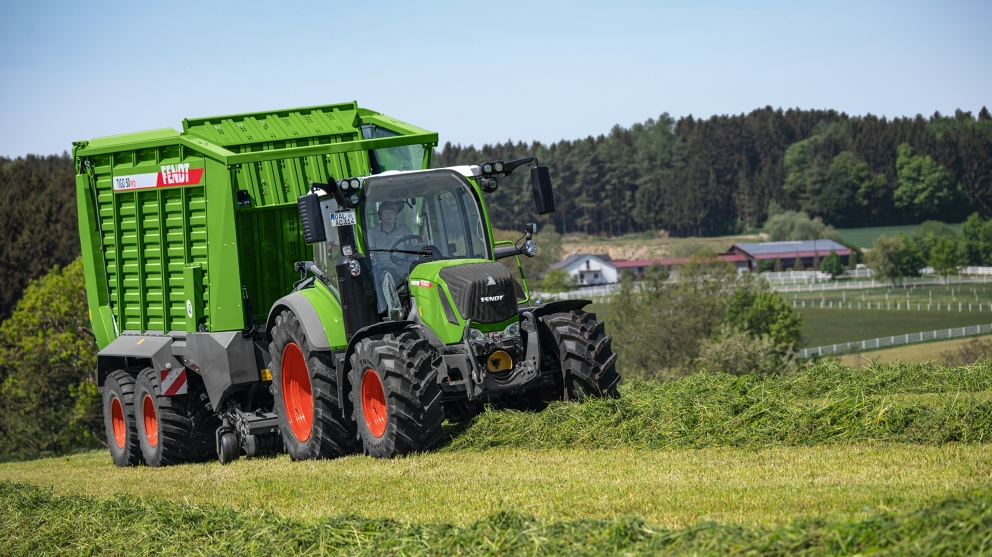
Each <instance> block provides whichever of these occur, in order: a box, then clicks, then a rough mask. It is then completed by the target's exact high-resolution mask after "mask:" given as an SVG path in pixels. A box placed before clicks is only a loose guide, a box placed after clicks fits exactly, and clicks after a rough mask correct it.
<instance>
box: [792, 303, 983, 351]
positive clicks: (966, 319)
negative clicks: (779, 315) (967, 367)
mask: <svg viewBox="0 0 992 557" xmlns="http://www.w3.org/2000/svg"><path fill="white" fill-rule="evenodd" d="M893 307H894V306H893ZM800 311H801V313H802V315H803V338H804V339H805V340H806V346H822V345H826V344H834V343H841V342H853V341H856V340H866V339H872V338H875V337H882V336H891V335H900V334H907V333H918V332H920V331H932V330H933V329H946V328H948V327H964V326H971V325H979V324H988V323H992V313H989V312H977V311H976V312H967V311H962V312H957V311H930V312H927V311H895V310H891V311H889V310H884V309H883V310H874V309H873V310H870V311H869V310H867V309H863V310H855V309H852V310H849V309H809V308H806V309H803V310H800Z"/></svg>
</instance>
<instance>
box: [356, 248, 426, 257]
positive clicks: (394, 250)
mask: <svg viewBox="0 0 992 557" xmlns="http://www.w3.org/2000/svg"><path fill="white" fill-rule="evenodd" d="M366 251H383V252H386V253H408V254H410V255H427V256H431V255H434V252H433V251H432V250H431V249H430V248H427V247H425V248H422V249H421V250H420V251H413V250H409V249H370V250H366Z"/></svg>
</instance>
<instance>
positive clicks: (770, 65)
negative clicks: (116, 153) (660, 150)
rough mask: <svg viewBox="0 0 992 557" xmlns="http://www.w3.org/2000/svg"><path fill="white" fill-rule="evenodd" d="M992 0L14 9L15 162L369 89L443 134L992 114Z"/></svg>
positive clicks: (11, 144) (375, 103) (510, 135)
mask: <svg viewBox="0 0 992 557" xmlns="http://www.w3.org/2000/svg"><path fill="white" fill-rule="evenodd" d="M990 24H992V2H988V1H985V2H946V1H945V2H878V3H873V2H834V3H829V4H828V3H824V2H816V3H799V2H747V3H744V2H693V3H688V2H685V3H668V2H623V1H615V2H610V3H606V2H602V3H591V2H563V1H548V2H543V1H538V0H534V1H530V2H515V1H507V2H500V3H496V4H492V5H485V4H483V3H471V2H427V1H422V2H385V1H374V0H366V1H363V2H354V1H349V2H313V3H310V2H291V1H286V2H280V3H256V2H208V1H201V2H185V1H172V2H167V3H163V2H155V3H152V2H99V1H94V2H45V1H32V2H27V1H12V0H5V1H4V2H2V3H0V156H19V155H24V154H26V153H40V154H49V153H60V152H62V151H63V150H67V149H70V148H71V142H72V141H74V140H79V139H89V138H92V137H98V136H103V135H112V134H117V133H126V132H132V131H139V130H145V129H153V128H162V127H173V128H177V129H178V128H181V125H182V119H183V118H187V117H189V118H192V117H200V116H209V115H217V114H229V113H237V112H249V111H259V110H268V109H277V108H289V107H295V106H307V105H316V104H327V103H334V102H343V101H351V100H357V101H358V102H359V104H360V105H362V106H365V107H368V108H372V109H374V110H378V111H381V112H385V113H386V114H389V115H390V116H394V117H396V118H399V119H401V120H405V121H408V122H410V123H413V124H416V125H419V126H421V127H424V128H427V129H430V130H434V131H437V132H439V134H440V137H441V142H442V144H443V142H445V141H451V142H453V143H462V144H475V145H481V144H484V143H493V142H497V141H505V140H507V139H513V140H524V141H532V140H540V141H544V142H551V141H557V140H559V139H574V138H578V137H584V136H587V135H598V134H601V133H606V132H608V131H609V129H610V127H612V126H613V125H614V124H620V125H623V126H629V125H631V124H633V123H635V122H640V121H644V120H646V119H647V118H650V117H656V116H658V115H659V114H661V113H663V112H668V113H669V114H671V115H673V116H676V117H679V116H685V115H688V114H692V115H694V116H697V117H709V116H711V115H713V114H728V113H731V114H732V113H741V112H748V111H750V110H753V109H755V108H759V107H763V106H766V105H771V106H773V107H785V108H788V107H800V108H833V109H837V110H841V111H845V112H847V113H848V114H859V115H860V114H866V113H869V112H870V113H873V114H878V115H885V116H888V117H894V116H907V115H908V116H913V115H915V114H918V113H922V114H924V115H930V114H932V113H933V112H934V111H935V110H939V111H941V112H943V113H953V111H954V109H956V108H962V109H964V110H971V111H972V112H975V113H977V111H978V110H980V109H981V107H982V106H986V105H988V106H990V107H992V32H990V31H989V29H990Z"/></svg>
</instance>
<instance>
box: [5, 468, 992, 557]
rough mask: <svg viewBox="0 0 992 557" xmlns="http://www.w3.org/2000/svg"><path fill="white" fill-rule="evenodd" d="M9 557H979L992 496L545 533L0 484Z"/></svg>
mask: <svg viewBox="0 0 992 557" xmlns="http://www.w3.org/2000/svg"><path fill="white" fill-rule="evenodd" d="M0 505H2V506H3V508H4V511H5V512H4V513H2V514H0V531H3V532H4V533H5V535H4V536H2V537H0V553H3V554H5V555H38V554H47V555H59V554H62V555H66V554H69V555H291V554H312V555H316V554H347V555H383V554H396V555H617V554H622V555H655V554H659V553H665V554H693V555H748V554H754V555H757V554H761V555H820V554H844V555H849V554H865V553H871V554H876V555H906V554H928V555H984V554H988V553H989V552H990V551H992V535H990V532H992V491H990V490H989V489H987V488H986V489H981V490H977V491H973V492H969V493H965V494H962V495H958V496H955V497H951V498H948V499H946V500H943V501H940V502H937V503H935V504H933V505H930V506H928V507H924V508H921V509H917V510H915V511H910V512H904V513H892V512H883V513H878V514H874V515H872V516H870V517H868V518H864V519H861V520H857V521H848V522H827V521H822V520H812V521H796V522H793V523H790V524H788V525H782V526H777V527H770V528H761V527H757V528H748V527H742V526H735V525H726V524H719V523H714V522H710V521H701V522H698V523H696V524H693V525H691V526H689V527H686V528H679V529H666V528H657V527H652V526H650V525H648V524H647V523H645V522H644V521H643V520H641V519H639V518H634V517H623V518H617V519H609V520H584V521H563V522H554V523H546V522H540V521H537V520H534V519H533V518H531V517H528V516H526V515H522V514H520V513H514V512H501V513H497V514H495V515H493V516H490V517H487V518H484V519H482V520H478V521H475V522H472V523H471V524H468V525H465V526H456V525H451V524H413V523H404V522H397V521H390V520H383V519H365V518H359V517H351V516H342V517H334V518H328V519H325V520H323V521H321V522H319V523H316V524H304V523H300V522H297V521H294V520H292V519H288V518H285V517H282V516H280V515H278V514H276V513H271V512H258V513H239V512H236V511H231V510H226V509H219V508H216V507H210V506H200V505H189V504H181V503H173V502H162V501H152V500H147V499H142V498H138V499H134V498H129V497H118V498H114V499H110V500H96V499H92V498H88V497H80V496H68V497H59V496H54V495H53V494H52V493H51V492H50V491H47V490H44V489H39V488H37V487H33V486H26V485H17V484H11V483H0Z"/></svg>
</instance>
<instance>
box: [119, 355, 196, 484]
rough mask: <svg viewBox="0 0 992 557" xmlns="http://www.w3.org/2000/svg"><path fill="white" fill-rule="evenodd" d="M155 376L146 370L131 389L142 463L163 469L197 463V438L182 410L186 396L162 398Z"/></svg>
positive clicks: (190, 419) (190, 421)
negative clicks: (163, 467) (195, 461)
mask: <svg viewBox="0 0 992 557" xmlns="http://www.w3.org/2000/svg"><path fill="white" fill-rule="evenodd" d="M156 374H157V372H156V371H155V370H154V369H152V368H150V367H149V368H145V369H143V370H141V373H139V374H138V381H137V385H136V388H135V406H136V411H135V416H136V417H137V422H138V441H139V442H140V444H141V453H142V454H143V455H144V457H145V463H146V464H148V465H149V466H167V465H169V464H179V463H182V462H188V461H192V460H198V459H199V457H200V456H201V455H200V454H198V451H197V446H198V443H197V440H198V437H200V436H199V435H197V434H198V433H199V432H197V430H196V429H195V428H194V423H193V419H192V417H191V416H190V412H189V411H188V410H187V408H186V406H187V402H188V401H187V398H188V396H189V395H174V396H165V395H163V394H162V389H161V387H160V386H159V383H158V381H156V377H155V375H156Z"/></svg>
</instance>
